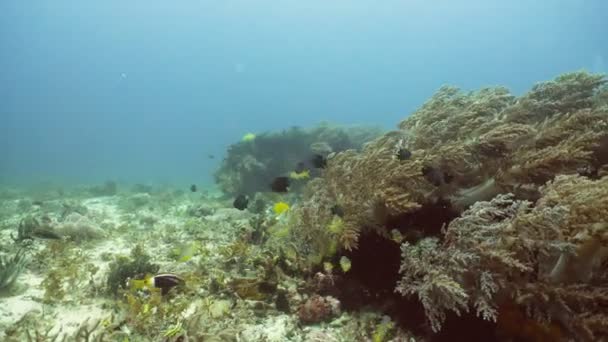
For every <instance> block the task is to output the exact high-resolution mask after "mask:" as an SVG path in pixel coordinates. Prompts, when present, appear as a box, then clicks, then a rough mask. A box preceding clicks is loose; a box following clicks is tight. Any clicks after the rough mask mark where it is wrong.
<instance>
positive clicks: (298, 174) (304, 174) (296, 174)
mask: <svg viewBox="0 0 608 342" xmlns="http://www.w3.org/2000/svg"><path fill="white" fill-rule="evenodd" d="M289 178H291V179H298V180H300V179H308V178H310V171H308V170H304V171H302V172H295V171H291V173H289Z"/></svg>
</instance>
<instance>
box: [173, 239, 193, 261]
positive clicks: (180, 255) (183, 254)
mask: <svg viewBox="0 0 608 342" xmlns="http://www.w3.org/2000/svg"><path fill="white" fill-rule="evenodd" d="M197 250H198V245H197V244H196V243H195V242H192V243H190V244H184V245H182V246H179V247H177V248H175V249H174V250H173V252H174V254H175V256H176V257H177V261H179V262H187V261H189V260H190V259H192V257H193V256H194V255H195V254H196V252H197Z"/></svg>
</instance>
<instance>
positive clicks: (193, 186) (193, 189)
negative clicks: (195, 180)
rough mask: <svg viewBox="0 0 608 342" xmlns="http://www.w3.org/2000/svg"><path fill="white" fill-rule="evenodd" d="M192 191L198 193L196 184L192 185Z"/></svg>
mask: <svg viewBox="0 0 608 342" xmlns="http://www.w3.org/2000/svg"><path fill="white" fill-rule="evenodd" d="M190 191H192V192H196V184H192V185H190Z"/></svg>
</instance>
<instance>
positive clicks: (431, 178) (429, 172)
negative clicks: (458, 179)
mask: <svg viewBox="0 0 608 342" xmlns="http://www.w3.org/2000/svg"><path fill="white" fill-rule="evenodd" d="M422 175H423V176H424V178H425V179H426V180H427V181H428V182H429V183H431V184H433V185H434V186H441V185H444V184H449V183H450V182H451V181H452V180H453V179H454V176H452V175H450V174H449V173H447V172H443V171H441V170H440V169H439V168H436V167H434V166H429V165H427V166H424V167H423V168H422Z"/></svg>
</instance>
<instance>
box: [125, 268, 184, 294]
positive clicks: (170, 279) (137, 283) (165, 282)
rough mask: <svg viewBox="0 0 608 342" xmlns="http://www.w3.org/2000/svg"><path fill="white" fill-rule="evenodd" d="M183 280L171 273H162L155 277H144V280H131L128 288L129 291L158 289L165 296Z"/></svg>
mask: <svg viewBox="0 0 608 342" xmlns="http://www.w3.org/2000/svg"><path fill="white" fill-rule="evenodd" d="M183 283H184V280H183V279H182V278H180V277H179V276H178V275H175V274H172V273H162V274H157V275H155V276H152V275H149V274H148V275H146V276H145V277H144V279H131V280H129V287H130V288H131V290H141V289H154V288H156V289H160V290H161V293H162V294H163V295H164V294H167V293H168V292H169V290H171V289H172V288H173V287H175V286H178V285H181V284H183Z"/></svg>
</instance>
